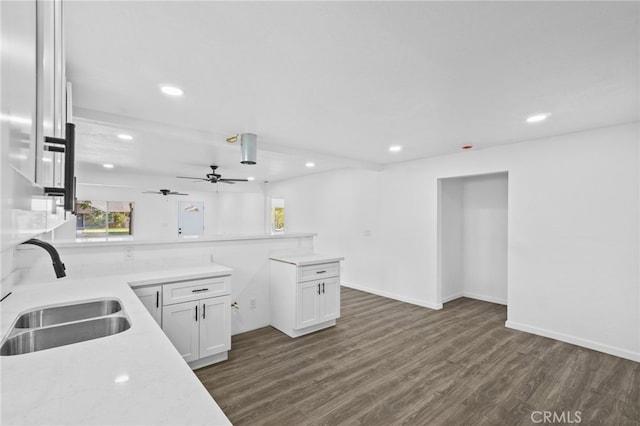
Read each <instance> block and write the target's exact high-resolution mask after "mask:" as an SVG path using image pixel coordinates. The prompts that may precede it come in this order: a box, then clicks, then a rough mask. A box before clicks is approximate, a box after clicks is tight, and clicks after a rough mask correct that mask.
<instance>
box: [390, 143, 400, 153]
mask: <svg viewBox="0 0 640 426" xmlns="http://www.w3.org/2000/svg"><path fill="white" fill-rule="evenodd" d="M389 151H391V152H400V151H402V147H401V146H400V145H391V146H390V147H389Z"/></svg>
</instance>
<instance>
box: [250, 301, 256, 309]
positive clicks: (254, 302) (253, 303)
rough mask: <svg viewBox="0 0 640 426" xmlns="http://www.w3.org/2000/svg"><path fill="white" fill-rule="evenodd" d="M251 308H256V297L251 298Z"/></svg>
mask: <svg viewBox="0 0 640 426" xmlns="http://www.w3.org/2000/svg"><path fill="white" fill-rule="evenodd" d="M249 308H250V309H255V308H256V299H251V300H249Z"/></svg>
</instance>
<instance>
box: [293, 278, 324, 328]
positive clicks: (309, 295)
mask: <svg viewBox="0 0 640 426" xmlns="http://www.w3.org/2000/svg"><path fill="white" fill-rule="evenodd" d="M319 286H320V281H307V282H303V283H299V284H298V303H297V313H296V328H297V329H301V328H305V327H309V326H312V325H315V324H317V323H318V318H319V306H318V298H319V294H318V291H319V289H320V287H319Z"/></svg>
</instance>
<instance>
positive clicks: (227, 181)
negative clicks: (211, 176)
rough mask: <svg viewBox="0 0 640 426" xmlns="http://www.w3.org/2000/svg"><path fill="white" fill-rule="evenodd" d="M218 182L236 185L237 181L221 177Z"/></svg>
mask: <svg viewBox="0 0 640 426" xmlns="http://www.w3.org/2000/svg"><path fill="white" fill-rule="evenodd" d="M217 183H228V184H229V185H235V184H236V183H235V182H232V181H229V180H226V179H219V180H218V182H217Z"/></svg>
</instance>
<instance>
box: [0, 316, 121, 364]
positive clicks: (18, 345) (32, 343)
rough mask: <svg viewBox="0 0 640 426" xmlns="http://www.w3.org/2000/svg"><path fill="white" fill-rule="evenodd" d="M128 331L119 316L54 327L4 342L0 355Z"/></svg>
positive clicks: (30, 332) (20, 352)
mask: <svg viewBox="0 0 640 426" xmlns="http://www.w3.org/2000/svg"><path fill="white" fill-rule="evenodd" d="M130 327H131V325H130V324H129V321H128V320H127V318H125V317H122V316H112V317H103V318H98V319H92V320H85V321H78V322H72V323H68V324H63V325H57V326H54V327H46V328H36V329H34V330H29V331H25V332H22V333H20V334H17V335H15V336H13V337H11V338H9V339H7V340H6V341H5V342H4V343H3V344H2V346H0V355H21V354H25V353H29V352H36V351H41V350H44V349H50V348H56V347H59V346H65V345H71V344H73V343H78V342H84V341H87V340H93V339H98V338H100V337H105V336H111V335H113V334H117V333H121V332H123V331H125V330H128V329H129V328H130Z"/></svg>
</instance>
